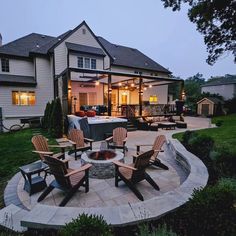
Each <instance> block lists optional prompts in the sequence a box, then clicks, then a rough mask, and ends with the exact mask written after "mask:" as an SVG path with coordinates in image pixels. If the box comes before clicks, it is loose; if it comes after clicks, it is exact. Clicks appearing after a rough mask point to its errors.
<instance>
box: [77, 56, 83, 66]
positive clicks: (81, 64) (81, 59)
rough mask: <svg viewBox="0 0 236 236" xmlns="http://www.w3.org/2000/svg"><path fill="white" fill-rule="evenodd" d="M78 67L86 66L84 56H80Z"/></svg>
mask: <svg viewBox="0 0 236 236" xmlns="http://www.w3.org/2000/svg"><path fill="white" fill-rule="evenodd" d="M78 67H79V68H83V67H84V63H83V57H78Z"/></svg>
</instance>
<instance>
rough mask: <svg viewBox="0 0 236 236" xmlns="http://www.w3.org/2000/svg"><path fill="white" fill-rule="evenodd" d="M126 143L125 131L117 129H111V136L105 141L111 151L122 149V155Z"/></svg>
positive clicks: (120, 128)
mask: <svg viewBox="0 0 236 236" xmlns="http://www.w3.org/2000/svg"><path fill="white" fill-rule="evenodd" d="M126 141H127V129H125V128H123V127H118V128H115V129H113V136H111V137H109V138H107V139H106V142H107V146H108V148H111V149H122V150H123V153H124V154H125V151H126V150H127V147H126V146H125V144H126Z"/></svg>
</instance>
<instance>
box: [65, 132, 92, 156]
mask: <svg viewBox="0 0 236 236" xmlns="http://www.w3.org/2000/svg"><path fill="white" fill-rule="evenodd" d="M68 138H69V141H70V142H71V143H72V144H73V146H74V152H75V160H77V152H78V151H80V152H84V151H87V150H92V143H93V140H92V139H88V138H85V137H84V133H83V131H82V130H79V129H71V130H70V132H69V134H68Z"/></svg>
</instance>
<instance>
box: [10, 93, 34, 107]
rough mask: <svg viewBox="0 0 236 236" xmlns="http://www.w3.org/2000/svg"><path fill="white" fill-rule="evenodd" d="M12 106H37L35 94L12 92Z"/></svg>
mask: <svg viewBox="0 0 236 236" xmlns="http://www.w3.org/2000/svg"><path fill="white" fill-rule="evenodd" d="M12 104H13V105H18V106H33V105H35V92H33V91H30V92H26V91H12Z"/></svg>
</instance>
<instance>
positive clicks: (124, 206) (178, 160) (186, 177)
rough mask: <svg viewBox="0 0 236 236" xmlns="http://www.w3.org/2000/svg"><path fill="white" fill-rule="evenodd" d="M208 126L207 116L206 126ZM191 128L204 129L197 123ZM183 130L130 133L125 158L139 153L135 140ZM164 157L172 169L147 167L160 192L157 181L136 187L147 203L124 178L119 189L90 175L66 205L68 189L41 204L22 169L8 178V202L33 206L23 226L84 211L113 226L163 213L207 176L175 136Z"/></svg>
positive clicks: (61, 220) (58, 221) (57, 221)
mask: <svg viewBox="0 0 236 236" xmlns="http://www.w3.org/2000/svg"><path fill="white" fill-rule="evenodd" d="M208 125H209V124H208V123H207V121H206V122H205V127H208ZM192 128H194V129H195V128H199V127H198V126H197V122H196V124H195V123H194V125H193V127H192ZM178 131H183V129H181V130H178V129H177V130H175V131H158V132H153V131H148V132H146V131H136V132H130V133H129V134H128V142H127V146H128V148H129V151H128V153H127V154H126V157H125V162H126V163H130V162H131V161H132V155H133V154H135V144H142V143H153V141H154V139H155V137H156V135H158V134H161V133H164V134H166V135H167V137H171V134H172V133H174V132H178ZM143 140H145V141H143ZM99 146H100V142H97V143H95V145H94V148H99ZM147 150H148V149H147ZM144 151H145V149H144ZM68 158H69V159H71V161H70V162H69V163H70V164H69V165H70V167H71V168H77V167H79V166H80V164H81V163H80V160H78V161H75V160H74V158H73V157H69V156H68ZM159 158H160V159H162V161H163V163H164V164H166V165H167V166H168V167H169V170H162V169H159V168H156V167H150V168H148V170H147V171H148V173H149V174H150V175H151V176H152V178H153V179H154V180H155V181H156V183H157V184H158V185H159V187H160V191H156V190H154V189H153V188H152V186H150V185H149V184H148V183H146V182H145V181H142V182H141V183H139V184H138V185H137V187H138V189H139V190H140V192H141V193H142V194H143V196H144V201H143V202H141V201H139V200H138V199H137V198H136V196H135V195H134V194H133V192H132V191H131V190H130V189H129V188H127V186H126V185H125V184H124V183H122V182H120V184H119V188H116V187H115V186H114V178H111V179H106V180H101V179H91V178H90V191H89V192H88V193H84V190H83V189H82V188H81V189H80V190H79V191H78V192H77V193H76V194H75V195H74V196H73V197H72V199H71V200H70V201H69V202H68V203H67V205H66V207H63V208H61V207H57V206H58V204H59V202H60V201H61V199H62V198H63V193H62V192H60V191H59V190H53V192H52V193H51V194H50V195H48V197H47V198H45V199H44V201H42V202H41V203H40V204H37V199H38V197H39V195H40V193H37V194H34V195H32V196H31V197H29V195H28V193H26V192H25V191H24V190H23V183H24V182H23V178H22V177H21V175H20V174H19V173H18V174H17V175H15V176H14V177H13V178H12V180H11V181H9V184H8V186H7V188H6V190H5V195H4V200H5V204H6V205H9V204H10V203H13V204H14V203H15V204H16V205H18V206H21V207H22V208H26V209H28V210H30V211H29V214H28V215H26V216H25V217H24V219H22V225H23V226H27V227H36V228H37V227H49V228H50V227H53V228H58V227H60V226H61V225H64V224H65V223H67V222H69V221H70V220H71V219H72V218H74V217H76V216H78V214H81V213H82V212H85V213H90V214H101V215H103V216H104V218H105V220H106V221H107V222H108V223H110V224H112V225H126V224H132V223H135V222H139V221H143V220H148V219H154V218H158V217H160V216H161V215H163V214H165V213H167V212H168V211H170V210H173V209H175V208H177V207H178V206H180V205H182V204H183V203H184V202H186V201H187V200H188V198H189V197H190V196H191V193H192V191H193V189H194V188H199V187H204V186H205V185H206V182H207V178H208V173H207V170H206V168H205V166H204V165H203V163H202V162H201V161H200V160H199V159H198V158H197V157H195V156H194V155H192V154H191V153H189V152H187V151H186V149H184V148H183V146H182V145H181V144H179V143H178V142H177V141H174V140H171V143H169V144H167V145H166V147H165V152H164V153H161V154H160V155H159ZM52 178H53V177H52V176H48V177H47V182H48V183H49V182H50V181H51V180H52ZM14 186H15V187H14ZM45 214H47V217H45Z"/></svg>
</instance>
